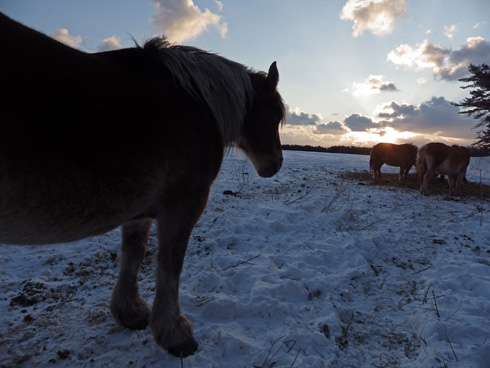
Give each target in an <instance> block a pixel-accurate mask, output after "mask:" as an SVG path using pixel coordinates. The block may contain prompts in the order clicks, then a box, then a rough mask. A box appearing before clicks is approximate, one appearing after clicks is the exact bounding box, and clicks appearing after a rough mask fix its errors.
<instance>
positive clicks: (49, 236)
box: [0, 213, 120, 245]
mask: <svg viewBox="0 0 490 368" xmlns="http://www.w3.org/2000/svg"><path fill="white" fill-rule="evenodd" d="M49 217H50V216H49V215H48V214H47V213H44V214H37V213H25V214H24V215H22V216H19V215H17V216H15V215H11V214H9V213H0V243H4V244H18V245H38V244H53V243H67V242H71V241H75V240H79V239H83V238H86V237H89V236H95V235H100V234H103V233H105V232H108V231H110V230H112V229H114V228H116V227H117V226H118V225H120V224H119V223H118V222H117V221H103V222H99V223H95V222H93V221H81V219H77V218H66V219H60V220H59V221H56V220H55V221H56V222H53V220H54V219H53V218H51V219H48V218H49Z"/></svg>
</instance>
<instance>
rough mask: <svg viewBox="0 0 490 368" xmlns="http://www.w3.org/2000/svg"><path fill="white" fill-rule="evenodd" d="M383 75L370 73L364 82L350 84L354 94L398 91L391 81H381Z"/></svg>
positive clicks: (367, 94) (366, 94) (363, 94)
mask: <svg viewBox="0 0 490 368" xmlns="http://www.w3.org/2000/svg"><path fill="white" fill-rule="evenodd" d="M383 78H384V75H370V76H369V77H368V78H367V79H366V80H365V81H364V82H362V83H356V82H354V83H353V84H352V87H353V92H352V94H353V95H354V96H370V95H373V94H378V93H380V92H395V91H398V89H397V88H396V86H395V84H394V83H393V82H385V81H383Z"/></svg>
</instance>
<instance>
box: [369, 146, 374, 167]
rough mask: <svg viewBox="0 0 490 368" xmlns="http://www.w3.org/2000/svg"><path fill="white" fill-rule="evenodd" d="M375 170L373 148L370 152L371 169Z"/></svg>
mask: <svg viewBox="0 0 490 368" xmlns="http://www.w3.org/2000/svg"><path fill="white" fill-rule="evenodd" d="M373 170H374V159H373V150H372V149H371V153H370V154H369V171H373Z"/></svg>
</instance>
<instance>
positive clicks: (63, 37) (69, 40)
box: [51, 28, 82, 49]
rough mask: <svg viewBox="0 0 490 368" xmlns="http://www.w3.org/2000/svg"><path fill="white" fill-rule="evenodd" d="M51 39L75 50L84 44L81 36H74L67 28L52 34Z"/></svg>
mask: <svg viewBox="0 0 490 368" xmlns="http://www.w3.org/2000/svg"><path fill="white" fill-rule="evenodd" d="M51 37H52V38H54V39H55V40H57V41H60V42H62V43H64V44H65V45H68V46H70V47H73V48H75V49H76V48H78V47H79V46H80V44H81V43H82V37H81V36H72V35H70V34H69V33H68V30H67V29H66V28H60V29H57V30H56V31H54V32H53V33H51Z"/></svg>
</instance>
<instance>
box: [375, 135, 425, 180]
mask: <svg viewBox="0 0 490 368" xmlns="http://www.w3.org/2000/svg"><path fill="white" fill-rule="evenodd" d="M416 157H417V147H416V146H414V145H413V144H411V143H405V144H393V143H378V144H376V145H374V146H373V148H372V149H371V154H370V157H369V168H370V170H371V171H373V178H374V179H379V178H381V166H383V164H387V165H389V166H397V167H400V177H399V179H400V180H404V179H406V178H407V176H408V172H409V171H410V169H411V168H412V166H413V165H415V159H416Z"/></svg>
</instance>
